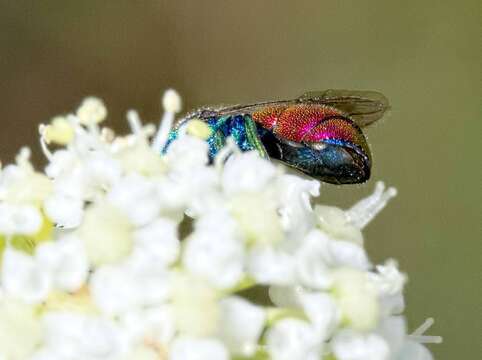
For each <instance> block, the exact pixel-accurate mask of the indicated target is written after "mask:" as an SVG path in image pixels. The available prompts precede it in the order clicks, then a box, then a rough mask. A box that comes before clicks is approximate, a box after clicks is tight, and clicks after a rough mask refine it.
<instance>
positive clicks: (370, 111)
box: [183, 89, 390, 127]
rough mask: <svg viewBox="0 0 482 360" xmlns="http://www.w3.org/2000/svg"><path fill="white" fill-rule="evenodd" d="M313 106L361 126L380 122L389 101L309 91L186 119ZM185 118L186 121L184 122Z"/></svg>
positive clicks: (201, 112) (361, 93) (362, 93)
mask: <svg viewBox="0 0 482 360" xmlns="http://www.w3.org/2000/svg"><path fill="white" fill-rule="evenodd" d="M296 104H313V105H328V106H333V107H335V108H337V109H339V110H341V111H343V112H344V113H346V114H347V115H349V116H350V117H351V118H352V119H353V120H354V121H355V122H356V123H357V124H358V125H359V126H360V127H364V126H367V125H369V124H371V123H373V122H375V121H377V120H378V119H380V118H381V117H382V116H383V114H384V113H385V111H387V110H388V109H389V108H390V106H389V105H388V99H387V98H386V97H385V96H384V95H383V94H381V93H379V92H376V91H357V90H335V89H330V90H325V91H312V92H307V93H304V94H303V95H301V96H300V97H298V98H297V99H293V100H275V101H264V102H258V103H254V104H246V105H229V106H217V107H204V108H201V109H198V110H196V111H193V112H192V113H190V114H188V115H187V116H186V117H185V118H184V119H187V120H188V119H192V118H195V117H197V118H201V119H207V118H209V117H212V116H225V115H234V114H238V113H240V114H241V113H246V114H250V113H253V112H254V111H257V110H258V109H261V108H263V107H265V106H290V105H296ZM184 119H183V120H184Z"/></svg>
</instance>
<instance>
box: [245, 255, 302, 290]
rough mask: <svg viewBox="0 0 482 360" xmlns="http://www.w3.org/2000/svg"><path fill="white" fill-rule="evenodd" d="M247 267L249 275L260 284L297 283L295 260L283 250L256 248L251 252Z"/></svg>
mask: <svg viewBox="0 0 482 360" xmlns="http://www.w3.org/2000/svg"><path fill="white" fill-rule="evenodd" d="M246 266H247V271H248V273H249V274H250V275H251V276H252V277H253V278H254V279H255V280H256V282H258V283H260V284H270V285H293V284H294V283H295V259H294V257H293V256H291V255H290V254H288V253H286V252H284V251H282V250H278V249H274V248H272V247H268V246H255V247H253V248H252V249H250V250H249V253H248V259H247V264H246Z"/></svg>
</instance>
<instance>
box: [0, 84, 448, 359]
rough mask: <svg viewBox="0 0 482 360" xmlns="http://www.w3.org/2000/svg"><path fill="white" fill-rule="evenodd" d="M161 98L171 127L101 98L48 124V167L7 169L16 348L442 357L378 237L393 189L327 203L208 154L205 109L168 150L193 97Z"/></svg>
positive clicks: (127, 354)
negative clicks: (369, 235) (378, 252)
mask: <svg viewBox="0 0 482 360" xmlns="http://www.w3.org/2000/svg"><path fill="white" fill-rule="evenodd" d="M163 104H164V108H165V114H164V117H163V121H162V122H161V125H162V126H161V127H160V129H159V130H158V132H157V135H156V134H155V133H156V130H155V127H154V126H153V125H147V126H143V125H142V124H141V122H140V120H139V117H138V115H137V113H136V112H134V111H130V112H129V113H128V121H129V123H130V126H131V128H132V133H131V134H129V135H128V136H124V137H121V136H115V135H114V133H113V131H112V130H110V129H108V128H105V127H101V123H102V122H103V120H104V118H105V117H106V114H107V111H106V109H105V107H104V105H103V103H102V102H101V101H100V100H98V99H96V98H88V99H86V100H85V101H84V102H83V103H82V104H81V106H80V107H79V109H78V110H77V112H76V113H75V114H69V115H66V116H61V117H56V118H55V119H53V120H52V121H51V123H50V124H48V125H42V126H41V127H40V133H41V144H42V149H43V151H44V153H45V154H46V156H47V158H48V165H47V167H46V169H45V173H41V172H36V171H35V170H34V169H33V167H32V165H31V163H30V161H29V150H28V149H23V150H22V151H21V152H20V154H19V155H18V157H17V160H16V164H13V165H8V166H6V167H4V168H3V169H2V170H1V172H0V253H1V270H0V359H2V360H19V359H31V360H77V359H78V360H101V359H110V360H114V359H119V360H127V359H133V360H155V359H158V360H168V359H169V360H227V359H245V360H248V359H251V360H265V359H273V360H298V359H299V360H321V359H326V360H335V359H336V360H362V359H365V360H388V359H396V360H402V359H403V360H408V359H410V360H428V359H431V358H432V357H431V355H430V353H429V352H428V350H427V349H426V348H425V347H424V346H423V345H421V343H423V342H437V341H439V340H440V339H439V338H437V337H429V336H424V335H423V332H424V331H425V330H426V329H427V328H428V327H429V326H430V322H431V321H428V322H427V323H426V324H424V325H423V326H422V327H421V328H420V329H418V330H417V331H416V332H415V333H413V334H412V335H407V333H406V325H405V320H404V318H403V316H402V315H401V312H402V311H403V308H404V302H403V296H402V290H403V286H404V283H405V275H404V274H402V273H400V272H399V270H398V268H397V264H396V262H395V261H393V260H389V261H387V262H386V263H385V264H384V265H378V266H375V267H374V266H373V265H372V264H371V263H370V261H369V259H368V257H367V254H366V252H365V249H364V247H363V237H362V234H361V229H362V228H363V227H364V226H365V225H366V224H367V223H368V222H369V221H370V220H371V219H372V218H373V217H374V216H375V215H376V214H377V212H379V211H380V210H381V209H382V208H383V207H384V206H385V204H386V202H387V201H388V200H389V198H391V197H393V196H394V195H395V190H394V189H391V188H390V189H388V190H385V189H384V185H383V183H378V184H377V186H376V189H375V192H374V193H373V195H371V196H370V197H368V198H366V199H364V200H362V201H360V202H359V203H357V204H356V205H355V206H353V207H352V208H350V209H349V210H346V211H344V210H341V209H338V208H335V207H330V206H316V207H315V208H314V209H313V208H312V206H311V203H310V199H311V197H313V196H317V195H318V192H319V185H320V184H319V183H318V182H317V181H315V180H307V179H305V178H302V177H300V176H296V175H292V174H288V173H286V172H285V171H284V168H283V167H282V166H281V165H275V164H273V163H271V162H269V161H267V160H265V159H261V158H260V157H258V155H257V154H256V153H254V152H253V153H241V152H240V151H239V150H238V149H237V148H236V146H235V145H234V144H233V143H232V142H228V145H227V146H226V147H225V148H224V149H222V150H221V152H220V153H219V155H218V156H217V157H216V159H215V161H214V164H213V165H209V164H208V155H207V150H208V148H207V144H206V142H205V141H204V139H205V138H206V135H209V131H210V130H209V128H207V126H206V125H204V123H202V122H200V121H196V120H193V123H192V125H191V126H188V127H187V130H186V133H185V134H182V135H181V136H180V138H179V139H178V140H176V141H175V142H173V143H172V145H171V146H170V147H169V150H168V152H167V154H165V155H161V154H160V151H159V149H160V148H162V146H163V145H164V144H165V143H166V137H167V133H168V130H169V129H170V127H171V124H172V122H173V120H174V115H175V113H176V112H178V111H179V110H180V106H181V104H180V99H179V96H178V95H177V93H175V92H173V91H168V92H167V93H166V95H165V97H164V101H163ZM52 145H53V146H54V147H55V149H56V150H55V151H53V152H51V150H50V149H49V147H52ZM254 290H256V291H254ZM256 294H258V295H256ZM259 294H261V295H259Z"/></svg>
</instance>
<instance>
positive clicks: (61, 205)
mask: <svg viewBox="0 0 482 360" xmlns="http://www.w3.org/2000/svg"><path fill="white" fill-rule="evenodd" d="M44 210H45V214H46V215H47V216H48V217H49V219H51V220H52V221H53V222H55V223H56V224H57V225H58V226H61V227H63V228H66V229H71V228H76V227H78V226H79V225H80V224H81V222H82V218H83V216H84V201H82V200H81V199H78V198H73V197H71V196H68V195H64V194H60V193H55V194H53V195H52V196H50V197H49V198H47V199H46V200H45V203H44Z"/></svg>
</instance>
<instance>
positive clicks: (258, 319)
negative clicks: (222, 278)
mask: <svg viewBox="0 0 482 360" xmlns="http://www.w3.org/2000/svg"><path fill="white" fill-rule="evenodd" d="M220 311H221V315H220V319H221V321H220V327H219V335H218V336H219V337H220V338H221V340H223V342H224V343H225V344H226V346H227V347H228V349H229V350H230V351H231V352H233V353H235V354H240V355H243V356H252V355H253V354H254V353H255V352H256V350H257V344H258V340H259V337H260V335H261V331H262V330H263V325H264V322H265V319H266V314H265V312H264V311H263V309H262V308H261V307H259V306H256V305H253V304H251V303H249V302H248V301H246V300H244V299H242V298H240V297H237V296H233V297H229V298H226V299H224V300H221V302H220Z"/></svg>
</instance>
